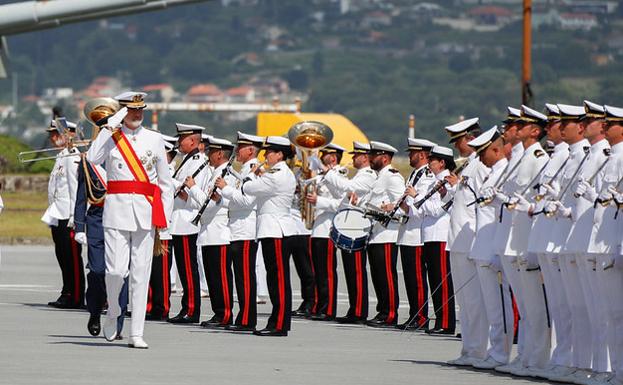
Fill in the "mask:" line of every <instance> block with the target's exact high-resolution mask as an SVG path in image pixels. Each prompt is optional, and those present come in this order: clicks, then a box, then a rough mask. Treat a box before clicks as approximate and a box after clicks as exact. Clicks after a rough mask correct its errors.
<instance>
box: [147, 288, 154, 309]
mask: <svg viewBox="0 0 623 385" xmlns="http://www.w3.org/2000/svg"><path fill="white" fill-rule="evenodd" d="M152 297H153V293H152V289H151V285H149V290H148V291H147V307H146V308H145V311H146V312H147V313H150V312H151V307H152V305H153V303H152V302H153V298H152Z"/></svg>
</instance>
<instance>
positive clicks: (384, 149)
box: [370, 140, 398, 155]
mask: <svg viewBox="0 0 623 385" xmlns="http://www.w3.org/2000/svg"><path fill="white" fill-rule="evenodd" d="M370 152H371V153H373V154H392V155H393V154H395V153H397V152H398V150H396V148H395V147H392V146H390V145H389V144H387V143H383V142H377V141H374V140H372V141H370Z"/></svg>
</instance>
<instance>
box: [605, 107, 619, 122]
mask: <svg viewBox="0 0 623 385" xmlns="http://www.w3.org/2000/svg"><path fill="white" fill-rule="evenodd" d="M604 110H605V111H606V121H608V122H623V108H619V107H613V106H604Z"/></svg>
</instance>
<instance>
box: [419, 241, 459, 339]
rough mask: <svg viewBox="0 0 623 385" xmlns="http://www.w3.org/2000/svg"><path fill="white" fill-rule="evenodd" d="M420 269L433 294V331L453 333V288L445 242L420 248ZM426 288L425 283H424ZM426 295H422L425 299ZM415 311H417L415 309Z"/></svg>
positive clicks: (428, 244)
mask: <svg viewBox="0 0 623 385" xmlns="http://www.w3.org/2000/svg"><path fill="white" fill-rule="evenodd" d="M422 256H423V258H422V259H421V260H422V267H423V268H424V269H425V271H426V274H427V275H428V283H429V285H430V288H431V290H435V289H436V288H439V289H437V291H436V292H435V293H434V294H433V296H432V297H433V307H434V309H435V329H448V330H449V331H451V332H454V330H455V327H456V314H455V311H454V298H451V297H453V296H454V286H453V285H452V274H451V273H450V254H449V253H448V252H447V251H446V243H445V242H426V243H424V246H423V248H422ZM424 288H426V282H424ZM427 295H428V293H426V294H424V297H425V298H427ZM416 310H417V309H416Z"/></svg>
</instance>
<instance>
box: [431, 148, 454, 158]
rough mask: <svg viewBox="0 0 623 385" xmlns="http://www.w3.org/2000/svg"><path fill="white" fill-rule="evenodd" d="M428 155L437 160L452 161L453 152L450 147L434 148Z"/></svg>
mask: <svg viewBox="0 0 623 385" xmlns="http://www.w3.org/2000/svg"><path fill="white" fill-rule="evenodd" d="M430 155H431V156H436V157H439V158H449V159H454V152H453V151H452V149H451V148H450V147H444V146H435V147H433V149H432V150H430Z"/></svg>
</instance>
